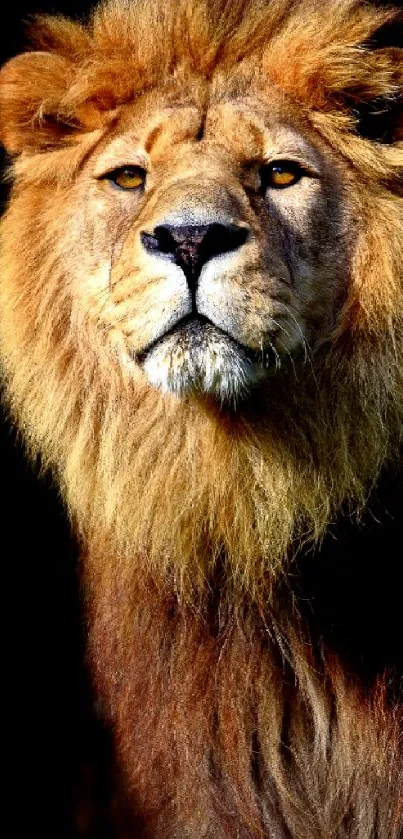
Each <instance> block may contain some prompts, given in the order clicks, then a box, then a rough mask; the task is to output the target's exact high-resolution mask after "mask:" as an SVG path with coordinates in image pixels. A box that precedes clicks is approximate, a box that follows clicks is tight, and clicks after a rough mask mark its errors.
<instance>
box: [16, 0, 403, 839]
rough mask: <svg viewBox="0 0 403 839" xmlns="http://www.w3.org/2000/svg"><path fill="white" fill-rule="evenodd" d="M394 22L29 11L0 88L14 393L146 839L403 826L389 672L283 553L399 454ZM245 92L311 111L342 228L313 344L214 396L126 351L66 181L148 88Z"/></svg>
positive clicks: (245, 7) (304, 7) (220, 13)
mask: <svg viewBox="0 0 403 839" xmlns="http://www.w3.org/2000/svg"><path fill="white" fill-rule="evenodd" d="M324 5H325V6H326V10H324ZM393 21H394V23H393ZM391 22H392V23H393V25H394V26H395V27H398V25H399V23H398V18H397V16H396V13H394V12H393V11H387V12H385V11H382V12H381V11H375V10H374V9H373V8H370V7H369V6H367V5H365V4H364V3H361V2H357V1H356V0H337V2H330V0H329V2H328V3H327V4H323V3H316V2H314V0H299V2H296V3H291V2H289V0H272V2H262V3H257V4H256V3H254V2H252V1H251V2H247V0H243V1H242V0H236V1H235V2H231V3H224V2H221V3H217V2H215V3H213V2H212V3H209V2H208V0H189V2H185V0H184V2H183V3H182V2H180V3H174V2H172V3H164V2H158V0H152V1H151V2H147V3H140V2H135V3H134V2H133V3H129V2H122V0H116V2H113V3H108V4H106V5H104V6H100V7H99V8H98V9H97V10H96V11H95V13H94V15H93V17H92V18H91V20H90V22H89V23H88V25H85V26H84V25H79V24H73V23H71V22H69V21H66V20H64V19H62V18H50V19H48V18H45V19H40V20H39V21H38V22H37V24H36V27H35V28H34V31H33V39H34V44H35V48H36V49H35V51H33V52H30V53H25V54H23V55H21V56H19V57H17V58H15V59H13V60H12V61H11V62H9V64H8V65H6V66H5V68H4V69H3V70H2V73H1V75H0V116H1V138H2V141H3V142H4V144H5V146H6V148H7V149H8V150H9V152H10V153H11V155H12V156H13V161H14V162H13V177H14V178H15V183H14V187H13V192H12V197H11V202H10V206H9V209H8V211H7V213H6V216H5V218H4V220H3V222H2V253H1V275H2V287H1V320H0V337H1V349H2V357H3V369H4V382H5V387H6V390H7V393H8V398H9V402H10V406H11V410H12V412H13V414H14V415H15V417H16V419H17V422H18V423H19V426H20V427H21V429H22V431H23V433H24V435H25V438H26V440H27V443H28V445H29V447H30V449H31V451H32V452H33V453H36V452H38V451H39V452H40V453H41V455H42V458H43V461H44V463H45V464H46V465H50V466H51V467H52V469H53V470H54V472H55V474H56V475H57V477H58V480H59V482H60V485H61V488H62V491H63V495H64V498H65V500H66V503H67V505H68V508H69V511H70V514H71V517H72V521H73V522H74V526H75V528H76V530H77V532H78V534H79V536H80V538H81V540H82V546H83V577H84V584H85V589H86V595H87V600H88V615H89V627H90V629H89V634H90V643H89V648H90V657H91V660H92V666H93V668H94V674H95V677H96V682H97V685H98V689H99V691H100V692H101V693H102V695H103V696H104V698H105V700H106V702H107V705H108V707H109V711H110V715H111V719H112V722H113V725H114V729H115V732H116V738H117V745H118V750H119V754H120V756H121V760H122V764H123V766H124V768H125V770H126V774H127V778H128V785H129V787H130V790H131V791H132V798H133V806H134V808H135V810H136V812H137V813H138V814H139V815H140V816H141V818H142V819H143V822H144V835H145V836H150V837H153V839H154V837H155V839H157V837H167V839H173V837H177V839H185V838H186V839H196V837H198V838H199V837H206V839H207V837H209V839H210V837H211V839H223V837H225V836H234V837H235V836H237V837H240V839H252V837H253V839H255V837H256V839H257V837H270V839H287V837H291V839H347V837H348V839H375V837H377V839H398V837H400V836H401V834H402V830H403V794H402V787H403V765H402V718H401V706H400V704H399V701H396V694H394V695H393V697H392V694H391V692H390V691H388V690H387V678H386V676H385V675H384V674H383V673H380V674H379V678H378V679H376V680H375V681H371V684H370V685H368V684H367V685H364V684H362V683H361V682H360V680H359V678H358V677H352V676H351V674H348V673H346V672H345V671H344V670H343V666H342V663H341V662H340V661H339V660H338V659H337V657H336V656H335V655H334V654H332V653H330V652H329V651H327V650H326V649H324V646H323V644H322V643H321V641H320V633H317V634H316V635H315V634H312V633H311V632H310V630H309V628H308V625H307V621H306V620H305V619H304V618H303V616H302V613H301V610H300V609H299V606H298V598H297V595H296V593H295V591H294V586H293V581H294V578H295V576H296V570H295V569H296V567H297V562H298V557H299V556H300V554H301V553H302V552H303V551H307V550H319V549H320V545H321V542H322V540H323V538H324V535H325V534H326V532H327V531H328V530H329V528H330V526H331V524H332V523H333V522H334V520H335V519H336V518H337V516H339V515H340V514H341V513H342V512H344V514H346V512H348V514H349V515H355V516H357V518H358V517H359V515H361V514H362V512H363V510H364V509H365V506H366V504H367V499H368V497H369V494H370V492H371V490H372V489H373V487H374V486H376V483H377V481H378V479H379V476H380V474H381V471H382V469H384V468H386V467H393V468H400V456H401V454H400V453H401V432H402V419H403V372H402V371H403V223H402V222H403V199H402V169H403V145H402V117H401V101H402V96H403V63H402V50H401V49H399V47H398V46H396V45H394V46H392V47H388V46H387V45H385V44H383V45H381V47H379V48H376V46H377V45H376V33H377V31H378V30H379V29H380V28H381V27H382V29H383V30H384V29H385V27H386V28H387V27H388V25H389V24H390V23H391ZM151 33H152V36H151ZM255 86H256V89H257V88H259V90H261V89H263V90H266V87H267V89H269V88H270V90H271V89H274V91H275V94H273V95H275V96H276V97H278V99H277V98H276V107H277V101H278V102H279V103H280V104H279V105H278V107H279V108H280V109H281V113H282V114H283V115H285V116H286V117H287V118H290V119H292V120H294V121H297V122H298V124H299V121H300V120H303V121H304V125H305V124H306V126H307V128H306V130H307V131H308V135H309V137H312V138H314V140H313V141H314V143H315V144H316V147H317V149H318V150H319V151H320V152H321V153H323V154H324V156H325V158H326V159H327V160H328V161H329V167H330V168H332V169H334V170H335V171H337V181H336V182H335V183H336V185H337V189H336V186H335V192H338V190H339V192H340V196H341V197H340V202H339V205H338V206H339V208H341V214H342V216H343V218H345V224H344V228H347V227H351V231H350V232H349V233H348V235H347V233H346V232H344V233H343V237H341V232H340V237H341V238H340V240H339V241H340V242H341V243H342V245H343V248H345V249H346V251H347V252H346V253H345V252H344V251H343V259H345V262H343V264H341V263H340V265H339V267H338V269H337V270H338V271H339V274H340V282H339V285H338V286H337V289H336V290H335V291H334V292H333V290H332V285H331V283H332V279H331V273H332V272H331V270H329V267H327V269H326V272H325V273H324V271H325V269H324V268H323V267H322V268H321V271H322V274H321V277H322V278H323V277H326V278H329V277H330V279H329V284H328V285H325V283H323V292H322V294H321V295H319V298H318V299H317V298H315V301H316V302H315V305H316V306H317V307H318V308H317V311H316V313H315V319H313V320H312V324H311V332H312V333H313V332H314V327H315V329H316V333H317V332H318V330H319V328H318V325H317V324H318V323H319V322H320V323H321V324H322V326H321V340H320V341H318V342H317V344H315V336H314V335H313V337H312V342H313V347H314V351H313V353H312V354H311V352H310V351H309V349H307V348H306V347H305V349H306V354H305V357H304V355H303V354H302V355H301V357H299V356H297V357H296V358H295V360H294V359H293V358H292V361H291V363H288V364H287V363H285V362H282V366H281V369H280V370H279V371H277V373H274V375H273V376H272V377H271V378H270V379H269V380H267V381H265V382H264V383H263V384H262V385H261V386H260V387H258V388H256V390H253V389H252V390H251V392H250V393H249V394H248V396H247V398H245V399H244V400H243V401H241V402H240V403H239V404H238V405H236V406H235V407H234V405H233V404H231V405H230V406H228V407H226V406H225V405H224V406H222V405H220V404H217V403H216V401H215V399H214V398H213V397H211V395H209V396H208V397H204V396H203V394H196V395H195V394H190V395H189V396H184V397H183V398H178V397H177V396H172V395H169V394H164V393H161V392H159V391H158V390H157V389H155V388H154V387H152V386H151V385H150V384H149V382H148V381H147V379H146V377H145V376H144V375H143V373H142V372H141V371H137V370H135V371H134V372H133V369H132V368H131V367H130V366H129V365H127V364H123V363H122V360H121V359H122V355H121V352H120V350H121V345H122V341H123V340H124V339H123V338H122V330H123V327H122V330H121V328H120V327H121V321H120V320H119V317H118V315H117V314H116V312H118V311H121V309H120V310H119V305H121V302H119V300H118V299H117V295H118V294H120V295H121V297H122V296H123V297H124V298H125V303H126V302H127V298H128V297H131V295H132V294H133V295H134V298H135V300H136V294H137V299H138V300H139V301H140V299H141V300H143V298H142V297H141V295H142V294H143V295H144V294H145V293H146V292H145V291H144V289H143V290H142V288H141V270H142V269H137V270H138V271H140V280H137V279H135V280H133V277H131V276H129V279H127V274H126V275H125V279H124V283H125V285H124V286H123V287H122V285H119V282H120V281H119V282H118V280H116V286H114V287H113V288H114V289H115V290H116V294H115V292H114V294H115V296H113V294H111V298H110V300H109V298H108V303H107V305H104V303H102V308H100V303H99V300H100V294H101V293H104V294H105V293H106V294H107V293H108V286H107V287H106V292H105V288H104V289H103V290H102V289H101V291H100V289H99V288H98V286H97V285H96V282H95V280H94V278H96V277H98V274H97V273H96V270H98V268H97V269H96V270H95V268H94V269H93V270H92V268H91V269H90V268H88V271H87V268H86V266H89V265H90V260H91V259H93V260H94V265H95V262H96V258H97V253H98V249H99V248H100V247H101V248H104V250H105V254H106V255H107V257H108V260H109V262H110V271H111V276H112V280H113V281H114V282H115V276H116V275H117V274H118V273H119V270H120V271H122V266H123V268H124V259H125V258H127V257H126V256H125V254H127V251H125V250H124V249H123V251H122V256H121V257H119V259H120V262H119V259H118V262H117V263H116V265H117V268H115V265H114V264H113V259H112V260H111V258H110V254H111V252H112V253H113V250H114V242H113V241H112V242H111V241H110V239H108V238H106V241H104V242H103V243H101V245H100V238H99V235H101V236H106V237H107V234H106V233H105V232H102V231H101V234H98V233H97V230H95V227H94V225H93V226H92V227H91V229H89V228H88V226H86V225H87V222H86V219H85V218H84V220H83V213H82V200H81V196H82V195H83V194H84V193H83V192H82V190H83V189H85V184H86V180H85V179H86V178H87V179H88V171H89V170H88V168H86V166H87V161H88V160H90V161H91V160H94V159H95V160H96V159H97V155H98V154H102V150H103V149H104V148H105V146H106V144H107V142H108V141H109V139H110V137H111V136H115V135H116V134H119V133H120V132H122V131H123V128H124V125H125V124H126V122H127V120H129V119H130V114H131V110H130V109H131V108H132V107H133V108H134V107H137V102H140V103H141V102H142V101H143V99H142V97H147V96H148V95H150V96H153V95H154V91H157V92H158V91H160V90H161V91H163V92H164V96H166V97H167V99H168V100H169V97H175V96H176V95H177V90H178V89H179V90H180V91H182V90H183V97H184V101H185V97H186V96H191V99H192V102H193V103H196V106H197V107H198V108H199V109H200V111H201V112H205V110H206V108H207V110H208V106H207V105H206V101H207V100H206V95H207V94H206V90H208V91H209V94H208V95H209V96H211V98H212V99H214V96H217V97H218V98H219V97H220V96H222V95H224V94H225V95H228V96H229V97H230V98H231V97H236V96H240V95H242V94H245V93H249V91H250V90H255ZM150 91H151V94H150ZM267 95H268V94H267ZM144 101H148V100H146V99H144ZM139 107H141V104H140V105H139ZM147 107H148V106H147ZM379 112H381V114H384V118H383V119H384V122H382V120H381V123H382V126H383V127H382V130H380V131H379V124H380V122H379V121H380V117H379ZM363 115H364V116H363ZM374 124H376V126H377V128H376V129H374V130H373V132H374V131H375V132H377V134H379V136H376V137H375V139H374V137H373V132H372V135H371V126H373V125H374ZM368 126H369V129H368ZM364 135H365V136H364ZM234 144H235V140H234ZM166 154H167V155H168V157H167V160H168V161H169V162H168V163H167V166H172V172H173V173H174V174H175V173H178V182H180V177H181V168H180V167H181V162H180V161H179V163H178V161H177V160H176V159H175V158H173V157H172V158H171V157H169V155H170V154H171V152H170V151H167V152H166ZM212 159H213V158H212ZM175 167H177V168H175ZM175 177H176V175H175ZM175 183H176V181H175V182H174V184H173V186H172V190H173V189H174V188H176V187H175ZM156 195H158V194H157V193H156ZM171 196H172V191H171V192H170V194H169V197H168V199H167V200H168V204H169V201H171V200H172V197H171ZM155 201H157V198H155ZM328 206H329V212H330V213H331V212H332V210H331V202H330V200H329V202H328ZM346 208H347V209H346ZM344 214H346V215H345V217H344ZM350 222H351V224H350ZM334 226H336V222H335V223H334ZM112 227H113V225H112ZM344 228H343V229H344ZM102 230H103V228H102ZM341 230H342V226H340V231H341ZM350 234H351V235H350ZM125 235H126V234H125ZM127 235H128V237H130V235H131V234H127ZM329 235H330V234H329ZM314 236H316V237H319V231H318V229H317V230H316V231H314ZM125 247H126V245H125ZM336 251H337V248H336V245H335V253H336ZM94 254H95V256H94ZM330 263H331V265H336V263H337V260H336V259H334V260H333V258H332V259H330ZM91 264H92V263H91ZM83 266H84V268H83ZM340 266H341V267H340ZM318 270H319V269H318ZM334 270H335V271H336V268H334ZM113 272H115V273H113ZM133 276H134V274H133ZM112 280H111V282H112ZM129 281H130V283H133V286H130V289H131V291H130V292H129V291H128V282H129ZM136 283H138V286H137V291H136ZM122 289H123V290H122ZM104 299H105V297H104V298H102V300H104ZM259 300H260V298H259V295H258V293H257V292H256V294H255V297H253V294H252V304H251V305H252V309H253V308H254V307H255V308H256V309H257V308H258V305H260V303H259ZM155 302H156V307H157V308H158V305H159V304H158V300H157V299H156V301H155ZM139 306H140V302H139ZM108 307H109V308H108ZM105 313H106V314H105ZM125 316H126V315H125ZM245 317H246V315H245ZM312 318H313V315H312ZM323 324H324V326H323ZM141 328H142V327H141V326H140V332H141ZM146 328H147V324H145V323H144V329H146ZM323 330H324V332H323ZM322 332H323V334H322ZM316 333H315V334H316ZM310 337H311V335H310ZM381 571H382V570H381Z"/></svg>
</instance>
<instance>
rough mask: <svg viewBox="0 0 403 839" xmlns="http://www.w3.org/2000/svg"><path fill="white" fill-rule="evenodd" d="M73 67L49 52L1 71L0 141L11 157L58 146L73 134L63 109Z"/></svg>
mask: <svg viewBox="0 0 403 839" xmlns="http://www.w3.org/2000/svg"><path fill="white" fill-rule="evenodd" d="M71 79H72V65H71V63H70V62H69V61H68V59H67V58H66V57H64V56H62V55H57V54H55V53H52V52H27V53H23V54H21V55H18V56H16V57H15V58H12V59H10V61H8V62H7V64H5V65H4V67H3V68H2V69H1V71H0V141H1V142H2V144H3V145H4V146H5V148H6V150H7V151H8V152H9V153H10V154H19V153H20V152H22V151H25V150H35V149H40V148H49V147H52V146H54V145H58V144H59V143H60V141H61V139H62V138H65V136H66V134H68V133H71V132H72V131H74V130H76V128H77V124H76V118H75V116H74V114H73V113H69V112H68V109H65V108H63V98H64V96H65V94H66V92H67V90H68V88H69V85H70V83H71Z"/></svg>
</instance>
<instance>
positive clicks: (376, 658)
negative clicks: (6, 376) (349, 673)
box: [0, 0, 402, 839]
mask: <svg viewBox="0 0 403 839" xmlns="http://www.w3.org/2000/svg"><path fill="white" fill-rule="evenodd" d="M89 6H90V4H88V3H85V2H73V0H69V1H67V0H59V2H57V3H55V2H53V3H51V2H47V0H42V2H41V3H40V4H38V5H37V4H35V3H33V2H25V3H24V2H13V3H12V5H11V6H9V7H8V9H7V18H8V21H7V24H6V23H5V21H4V19H3V23H2V27H1V35H0V63H3V62H4V61H5V60H7V58H9V57H10V56H11V55H13V54H15V53H17V52H18V51H20V50H21V49H22V47H23V44H24V31H25V28H26V21H27V20H28V18H29V15H30V14H32V13H33V12H36V11H46V12H49V11H53V12H55V11H58V12H63V13H65V14H69V15H73V16H80V15H85V13H86V11H87V10H88V8H89ZM0 153H1V150H0ZM3 163H4V156H2V158H1V161H0V164H1V165H3ZM6 200H7V193H6V187H5V185H3V186H2V187H0V201H1V203H2V205H4V203H5V202H6ZM0 463H1V472H0V475H1V479H0V480H1V499H2V502H1V506H0V510H1V527H2V533H3V541H2V564H1V568H2V576H3V580H2V583H3V586H2V602H3V608H2V616H3V630H2V637H3V668H2V669H3V696H4V706H5V707H4V711H3V715H2V725H3V733H4V737H3V738H2V740H3V755H4V758H3V767H4V770H3V771H5V774H6V778H7V781H6V784H5V785H4V784H3V789H4V790H5V799H4V802H5V803H4V811H3V820H4V823H5V824H8V828H7V836H8V837H10V839H13V837H21V836H24V837H25V836H26V835H29V836H31V835H35V834H38V835H40V836H41V838H42V839H45V837H48V836H49V837H50V836H51V837H52V839H80V837H83V838H84V837H85V838H86V839H112V837H113V839H117V837H119V839H123V837H128V836H129V834H130V836H131V837H132V839H133V836H135V832H134V833H133V831H130V829H129V828H128V827H125V826H128V824H129V819H128V816H127V814H126V811H125V806H124V804H123V802H122V801H121V799H120V796H119V786H120V785H119V779H118V776H117V773H116V771H115V768H114V766H113V762H112V759H111V741H110V735H109V732H108V731H107V729H106V726H105V724H103V723H102V722H101V720H100V719H99V716H98V714H97V709H96V703H95V702H94V699H93V696H92V692H91V686H90V679H89V677H88V675H87V672H86V669H85V664H84V639H85V625H84V620H83V615H82V613H81V606H80V592H79V577H78V573H77V551H76V546H75V545H74V541H73V540H72V538H71V535H70V532H69V526H68V523H67V521H66V517H65V515H64V511H63V508H62V505H61V503H60V500H59V498H58V495H57V492H56V490H55V489H54V487H52V483H51V480H50V478H49V479H47V480H42V481H39V480H38V478H37V476H36V475H35V470H33V469H32V468H31V467H29V466H28V464H27V463H26V460H25V458H24V455H23V450H22V447H21V445H20V444H19V442H18V440H17V439H16V436H15V433H14V432H13V430H12V428H11V427H10V425H9V423H8V421H7V418H6V414H5V411H4V410H3V413H2V415H1V420H0ZM400 498H401V493H400V482H399V481H395V479H393V480H392V479H390V477H389V476H386V479H385V482H384V487H383V491H382V494H381V500H380V502H379V504H378V505H377V506H376V516H375V518H374V517H373V518H371V519H370V521H369V522H367V527H366V528H361V529H360V530H359V531H358V532H357V531H356V529H354V535H352V531H351V528H350V527H349V525H348V526H346V527H344V528H342V530H341V531H339V532H338V533H337V541H335V539H334V538H333V537H332V538H331V539H329V540H328V543H327V545H326V546H325V550H324V553H325V558H326V562H323V560H321V564H320V569H319V571H318V565H317V563H316V561H315V559H314V558H312V557H308V558H306V560H305V569H304V570H305V572H306V577H305V578H306V579H307V580H308V583H307V590H308V591H307V593H308V596H309V600H310V602H312V601H314V602H315V604H316V605H315V611H316V614H317V615H319V621H320V623H321V625H322V626H324V627H325V629H324V634H325V637H326V636H327V637H328V639H329V640H330V643H331V644H333V645H335V646H336V647H337V648H338V649H341V651H342V654H343V655H345V657H346V658H347V659H348V660H349V661H350V662H351V666H352V667H353V668H354V669H355V668H356V667H361V669H362V671H363V672H364V674H365V675H366V676H368V678H371V677H372V674H373V673H375V672H376V671H377V670H378V669H379V668H382V666H383V665H384V664H386V665H388V666H390V667H391V671H392V670H393V668H395V667H396V665H397V666H398V668H399V667H400V668H401V664H402V652H401V646H402V643H401V640H400V639H401V638H402V631H401V614H402V609H401V606H400V603H401V599H402V595H401V591H402V589H401V585H400V579H399V573H398V564H400V561H401V553H402V550H401V544H402V541H401V537H402V533H401V529H402V528H401V525H400V515H401V503H400ZM352 569H353V570H352ZM379 569H381V574H379ZM341 604H342V607H341V609H340V605H341ZM385 650H387V654H386V659H385ZM28 831H29V833H28Z"/></svg>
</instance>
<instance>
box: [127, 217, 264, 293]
mask: <svg viewBox="0 0 403 839" xmlns="http://www.w3.org/2000/svg"><path fill="white" fill-rule="evenodd" d="M247 236H248V231H247V228H245V227H240V226H239V225H237V224H218V223H213V224H200V225H199V224H189V225H184V226H182V225H180V226H176V225H173V224H161V225H158V226H157V227H156V228H155V229H154V232H153V233H141V241H142V243H143V247H144V248H145V249H146V250H147V251H149V252H150V253H155V254H159V255H161V256H165V257H166V256H169V257H170V258H171V259H172V260H173V262H175V263H176V264H177V265H179V267H180V268H182V271H183V272H184V274H185V276H186V279H187V281H188V284H189V286H190V287H192V286H193V287H194V286H195V285H196V284H197V280H198V277H199V274H200V271H201V269H202V267H203V265H205V263H206V262H208V261H209V259H212V258H213V256H218V255H219V254H222V253H228V252H229V251H235V250H236V249H237V248H239V247H241V245H243V244H244V242H245V241H246V239H247Z"/></svg>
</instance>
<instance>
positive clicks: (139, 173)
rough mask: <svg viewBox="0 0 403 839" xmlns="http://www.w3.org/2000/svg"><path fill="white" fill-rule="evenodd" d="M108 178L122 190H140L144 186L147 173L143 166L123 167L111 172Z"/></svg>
mask: <svg viewBox="0 0 403 839" xmlns="http://www.w3.org/2000/svg"><path fill="white" fill-rule="evenodd" d="M106 177H107V179H108V180H109V181H112V183H114V184H116V186H119V187H120V188H121V189H138V188H139V187H141V186H144V183H145V179H146V171H145V169H142V168H141V166H122V167H121V168H120V169H115V170H114V171H113V172H109V174H108V175H107V176H106Z"/></svg>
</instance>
